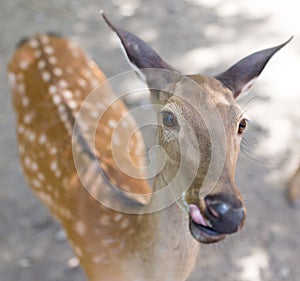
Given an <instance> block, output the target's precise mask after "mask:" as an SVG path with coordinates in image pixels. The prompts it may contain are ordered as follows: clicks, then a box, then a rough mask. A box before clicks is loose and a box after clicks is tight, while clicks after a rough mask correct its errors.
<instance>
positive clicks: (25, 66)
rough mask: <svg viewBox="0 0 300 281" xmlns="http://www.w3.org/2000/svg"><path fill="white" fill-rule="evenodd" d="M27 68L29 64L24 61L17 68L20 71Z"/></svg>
mask: <svg viewBox="0 0 300 281" xmlns="http://www.w3.org/2000/svg"><path fill="white" fill-rule="evenodd" d="M28 66H29V62H28V61H26V60H23V61H21V62H20V64H19V67H20V68H21V69H22V70H26V69H27V68H28Z"/></svg>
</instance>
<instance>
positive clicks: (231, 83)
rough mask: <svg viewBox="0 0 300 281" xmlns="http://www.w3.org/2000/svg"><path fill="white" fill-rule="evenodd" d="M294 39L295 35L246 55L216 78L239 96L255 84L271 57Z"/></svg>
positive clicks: (235, 95)
mask: <svg viewBox="0 0 300 281" xmlns="http://www.w3.org/2000/svg"><path fill="white" fill-rule="evenodd" d="M292 39H293V37H291V38H290V39H289V40H288V41H286V42H285V43H283V44H281V45H279V46H276V47H273V48H269V49H265V50H262V51H260V52H256V53H254V54H252V55H250V56H248V57H245V58H244V59H242V60H240V61H238V62H237V63H236V64H234V65H233V66H232V67H230V68H229V69H228V70H226V71H225V72H223V73H221V74H219V75H217V76H216V77H215V78H217V79H218V80H220V81H221V82H222V83H223V85H224V86H226V87H227V88H229V89H230V90H231V91H232V93H233V95H234V97H235V98H237V97H238V96H239V95H240V94H241V93H244V92H247V91H248V90H249V89H250V88H251V87H252V86H253V84H254V82H255V80H256V78H257V77H258V76H259V75H260V73H261V72H262V71H263V69H264V68H265V66H266V64H267V63H268V61H269V60H270V58H271V57H272V56H273V55H274V54H275V53H276V52H277V51H279V50H280V49H281V48H282V47H284V46H285V45H286V44H287V43H289V42H290V41H291V40H292Z"/></svg>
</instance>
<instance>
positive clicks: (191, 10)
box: [0, 0, 300, 281]
mask: <svg viewBox="0 0 300 281" xmlns="http://www.w3.org/2000/svg"><path fill="white" fill-rule="evenodd" d="M299 8H300V4H299V1H297V0H285V1H282V0H279V1H268V0H260V1H258V0H254V1H237V0H236V1H235V0H228V1H222V0H185V1H178V0H176V1H174V0H166V1H161V0H153V1H145V0H144V1H142V0H125V1H121V0H113V1H104V0H98V1H95V0H94V1H92V0H87V1H80V0H64V1H62V0H52V1H45V0H42V1H38V0H11V1H8V0H2V1H1V9H0V21H1V22H0V35H1V43H0V83H1V85H2V90H1V96H0V280H1V281H17V280H22V281H35V280H36V281H68V280H69V281H77V280H78V281H79V280H85V277H84V273H83V272H82V271H81V269H80V268H78V267H76V260H74V259H73V258H72V257H73V254H72V251H71V249H70V247H69V246H68V244H67V241H66V240H65V238H64V237H65V236H64V234H63V233H62V232H61V231H60V228H59V225H58V224H57V223H56V222H55V221H54V220H53V219H52V218H51V216H50V215H49V213H48V211H47V210H46V209H45V208H44V207H43V206H42V205H41V204H40V202H39V201H38V200H37V199H36V198H35V197H34V195H33V194H32V192H31V191H30V189H29V188H28V187H27V185H26V183H25V181H24V179H23V176H22V173H21V169H20V165H19V161H18V156H17V153H16V137H15V125H14V121H15V120H14V118H15V117H14V114H13V110H12V107H11V97H10V93H9V89H8V83H7V77H6V64H7V62H8V60H9V57H10V56H11V54H12V53H13V51H14V48H15V44H16V42H17V41H18V40H19V39H20V38H22V37H24V36H28V35H32V34H34V33H36V32H44V31H56V32H60V33H62V34H63V35H65V36H68V37H71V38H73V39H75V40H76V41H77V42H79V43H80V44H81V45H82V46H83V47H84V49H85V50H86V51H87V52H88V53H89V54H90V55H91V56H92V57H93V58H94V59H95V61H96V62H97V63H98V64H99V65H100V67H101V68H102V70H103V71H104V72H105V73H106V75H107V76H108V77H111V76H113V75H116V74H119V73H121V72H123V71H126V70H129V67H128V65H127V63H126V61H125V59H124V58H123V57H122V54H121V52H120V50H119V48H118V46H117V44H116V41H115V40H114V37H113V35H112V34H111V32H110V31H109V30H108V29H107V27H106V26H105V25H104V23H103V22H102V20H100V16H99V10H100V9H104V10H105V11H106V13H107V14H108V15H110V17H111V18H112V19H113V20H114V22H116V23H118V24H119V25H121V26H123V27H126V29H128V30H130V31H132V32H133V33H135V34H137V35H139V36H141V37H142V38H144V39H145V41H147V42H149V43H150V44H151V45H152V46H153V47H154V48H155V49H156V50H158V51H159V52H160V54H161V55H162V56H163V57H164V58H165V59H166V60H167V61H169V62H170V63H171V64H173V65H174V66H175V67H176V68H177V69H179V70H182V71H186V72H189V73H193V72H202V73H208V74H211V73H215V71H216V70H221V69H224V68H225V67H227V66H229V64H230V63H233V62H234V61H236V60H237V59H239V58H241V57H242V56H245V55H248V54H249V53H251V52H253V51H256V50H259V49H262V48H265V47H269V46H273V45H276V44H278V43H281V42H283V41H284V40H286V39H288V37H289V36H291V35H295V38H294V40H293V41H292V42H291V44H290V45H289V46H287V47H286V48H285V49H283V50H282V51H281V52H280V53H279V54H278V55H276V56H275V57H274V59H272V61H271V62H270V64H269V65H268V66H267V69H266V70H265V71H264V73H263V74H262V77H261V78H260V80H259V81H258V82H257V85H256V86H255V87H254V88H253V90H252V93H251V94H250V95H249V96H248V97H245V98H242V99H241V104H242V106H243V108H245V110H247V111H248V115H249V116H250V118H251V119H252V123H251V126H250V127H251V128H250V129H249V131H248V133H247V134H246V137H245V140H244V142H243V152H242V153H241V157H240V159H239V165H238V169H237V182H238V185H239V186H240V189H241V191H242V192H243V194H244V197H245V201H246V205H247V209H248V219H247V223H246V225H245V227H244V229H243V231H242V232H241V233H239V234H236V235H234V236H232V237H228V238H227V239H226V240H225V241H224V242H221V243H219V244H217V245H210V246H203V247H202V248H201V252H200V255H199V258H198V263H197V266H196V268H195V271H194V273H193V274H192V276H191V278H190V279H189V280H190V281H196V280H209V281H214V280H226V281H263V280H264V281H265V280H267V281H279V280H289V281H297V280H299V276H300V267H299V260H300V243H299V233H300V216H299V209H293V208H291V207H290V206H289V204H288V203H287V201H286V200H285V197H284V192H285V185H286V182H287V179H288V177H289V176H290V175H291V173H292V172H293V170H294V169H295V168H296V165H297V163H298V162H299V159H300V153H299V138H300V135H299V117H300V113H299V112H300V111H299V104H300V103H299V102H300V91H299V90H300V89H299V81H298V80H299V78H298V77H299V63H300V56H299V55H300V48H299V46H300V39H299V38H300V24H299V10H300V9H299Z"/></svg>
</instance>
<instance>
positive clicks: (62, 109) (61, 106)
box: [57, 104, 66, 114]
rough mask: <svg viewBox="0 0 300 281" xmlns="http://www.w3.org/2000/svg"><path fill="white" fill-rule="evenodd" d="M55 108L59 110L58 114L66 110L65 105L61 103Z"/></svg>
mask: <svg viewBox="0 0 300 281" xmlns="http://www.w3.org/2000/svg"><path fill="white" fill-rule="evenodd" d="M57 110H58V112H59V113H60V114H63V113H65V111H66V109H65V106H64V105H63V104H60V105H59V106H58V108H57Z"/></svg>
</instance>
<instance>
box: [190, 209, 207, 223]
mask: <svg viewBox="0 0 300 281" xmlns="http://www.w3.org/2000/svg"><path fill="white" fill-rule="evenodd" d="M189 207H190V216H191V218H192V220H193V221H194V222H195V223H197V224H202V225H205V226H206V225H207V223H206V222H205V219H204V218H203V216H202V214H201V212H200V209H199V208H198V207H197V206H196V205H194V204H190V205H189Z"/></svg>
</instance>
